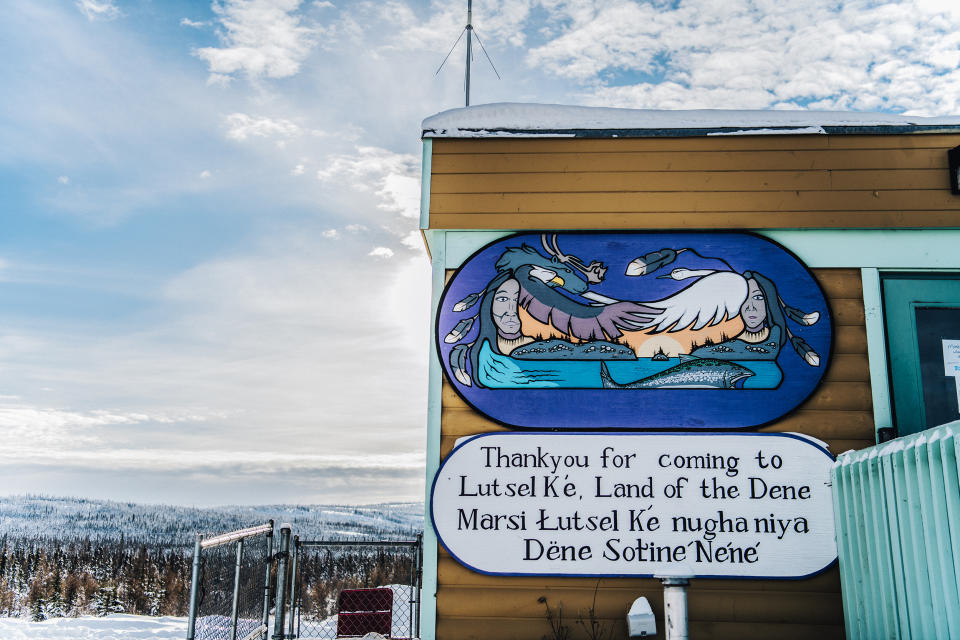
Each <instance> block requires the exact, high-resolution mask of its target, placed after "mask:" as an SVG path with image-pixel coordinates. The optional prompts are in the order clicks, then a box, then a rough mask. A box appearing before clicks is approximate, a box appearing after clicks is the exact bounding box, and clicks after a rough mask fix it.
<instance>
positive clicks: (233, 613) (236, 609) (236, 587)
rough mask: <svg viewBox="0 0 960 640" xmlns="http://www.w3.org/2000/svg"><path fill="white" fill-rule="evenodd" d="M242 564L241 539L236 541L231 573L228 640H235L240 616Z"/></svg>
mask: <svg viewBox="0 0 960 640" xmlns="http://www.w3.org/2000/svg"><path fill="white" fill-rule="evenodd" d="M242 563H243V538H240V539H239V540H237V566H236V568H235V569H234V573H233V608H231V610H230V640H237V618H239V614H240V566H241V564H242Z"/></svg>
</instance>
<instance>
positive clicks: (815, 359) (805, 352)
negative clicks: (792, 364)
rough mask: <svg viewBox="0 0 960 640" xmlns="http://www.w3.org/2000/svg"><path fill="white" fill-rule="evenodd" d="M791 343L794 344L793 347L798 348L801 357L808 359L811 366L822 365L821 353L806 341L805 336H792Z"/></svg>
mask: <svg viewBox="0 0 960 640" xmlns="http://www.w3.org/2000/svg"><path fill="white" fill-rule="evenodd" d="M790 343H791V344H792V345H793V348H794V349H795V350H796V352H797V353H798V354H800V357H801V358H803V359H804V360H806V361H807V364H809V365H810V366H811V367H819V366H820V354H818V353H817V352H816V351H814V350H813V348H812V347H811V346H810V345H808V344H807V343H806V342H804V340H803V338H801V337H800V336H794V335H791V336H790Z"/></svg>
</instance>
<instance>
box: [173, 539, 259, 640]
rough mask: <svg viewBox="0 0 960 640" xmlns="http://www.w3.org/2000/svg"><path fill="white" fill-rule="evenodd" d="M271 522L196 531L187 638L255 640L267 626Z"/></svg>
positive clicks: (199, 639)
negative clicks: (199, 533)
mask: <svg viewBox="0 0 960 640" xmlns="http://www.w3.org/2000/svg"><path fill="white" fill-rule="evenodd" d="M272 554H273V522H270V523H268V524H263V525H260V526H257V527H250V528H249V529H241V530H239V531H232V532H230V533H225V534H222V535H218V536H211V537H204V536H198V537H197V544H196V546H195V548H194V557H193V583H192V585H191V592H190V617H189V619H188V627H187V640H254V639H259V638H261V637H264V636H265V634H266V631H267V623H268V615H269V607H270V589H269V587H270V579H271V564H272V559H273V558H272Z"/></svg>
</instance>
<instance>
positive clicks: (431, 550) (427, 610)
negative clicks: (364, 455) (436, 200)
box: [420, 231, 446, 640]
mask: <svg viewBox="0 0 960 640" xmlns="http://www.w3.org/2000/svg"><path fill="white" fill-rule="evenodd" d="M426 235H427V241H428V242H429V243H430V247H431V256H432V258H431V267H432V275H431V277H432V289H433V290H432V293H431V302H430V326H433V325H434V323H436V314H437V311H438V309H439V308H440V296H441V295H442V294H443V287H444V281H445V269H444V262H445V255H446V250H445V245H446V242H445V240H446V238H445V235H446V234H445V232H443V231H427V232H426ZM428 371H429V376H428V385H429V386H428V396H427V461H426V479H427V481H426V487H425V494H424V503H423V504H424V516H423V517H424V522H423V581H422V583H421V585H420V587H421V589H420V593H421V596H420V600H421V603H420V638H421V639H422V640H434V638H435V637H436V631H437V534H436V531H435V530H434V527H433V520H432V518H431V514H430V508H429V507H430V493H431V487H432V485H433V478H434V476H436V474H437V470H438V469H439V468H440V417H441V400H440V396H441V393H442V391H443V371H442V370H441V368H440V359H439V358H438V357H437V352H436V345H435V343H434V341H433V340H431V341H430V365H429V370H428Z"/></svg>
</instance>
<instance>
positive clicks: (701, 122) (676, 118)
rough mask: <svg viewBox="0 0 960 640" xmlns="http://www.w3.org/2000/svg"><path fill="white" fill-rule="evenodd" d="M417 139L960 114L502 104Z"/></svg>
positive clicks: (431, 124)
mask: <svg viewBox="0 0 960 640" xmlns="http://www.w3.org/2000/svg"><path fill="white" fill-rule="evenodd" d="M422 129H423V137H424V138H487V137H524V138H528V137H586V138H606V137H680V136H700V135H764V134H767V135H770V134H774V135H784V134H788V135H800V134H827V133H848V134H849V133H874V134H876V133H926V132H950V133H960V116H940V117H934V118H927V117H921V116H905V115H896V114H891V113H860V112H850V111H726V110H719V109H699V110H694V111H663V110H648V109H611V108H607V107H574V106H565V105H554V104H522V103H512V102H503V103H495V104H483V105H476V106H472V107H464V108H460V109H450V110H449V111H443V112H441V113H438V114H436V115H433V116H430V117H429V118H427V119H425V120H424V121H423V125H422Z"/></svg>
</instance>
